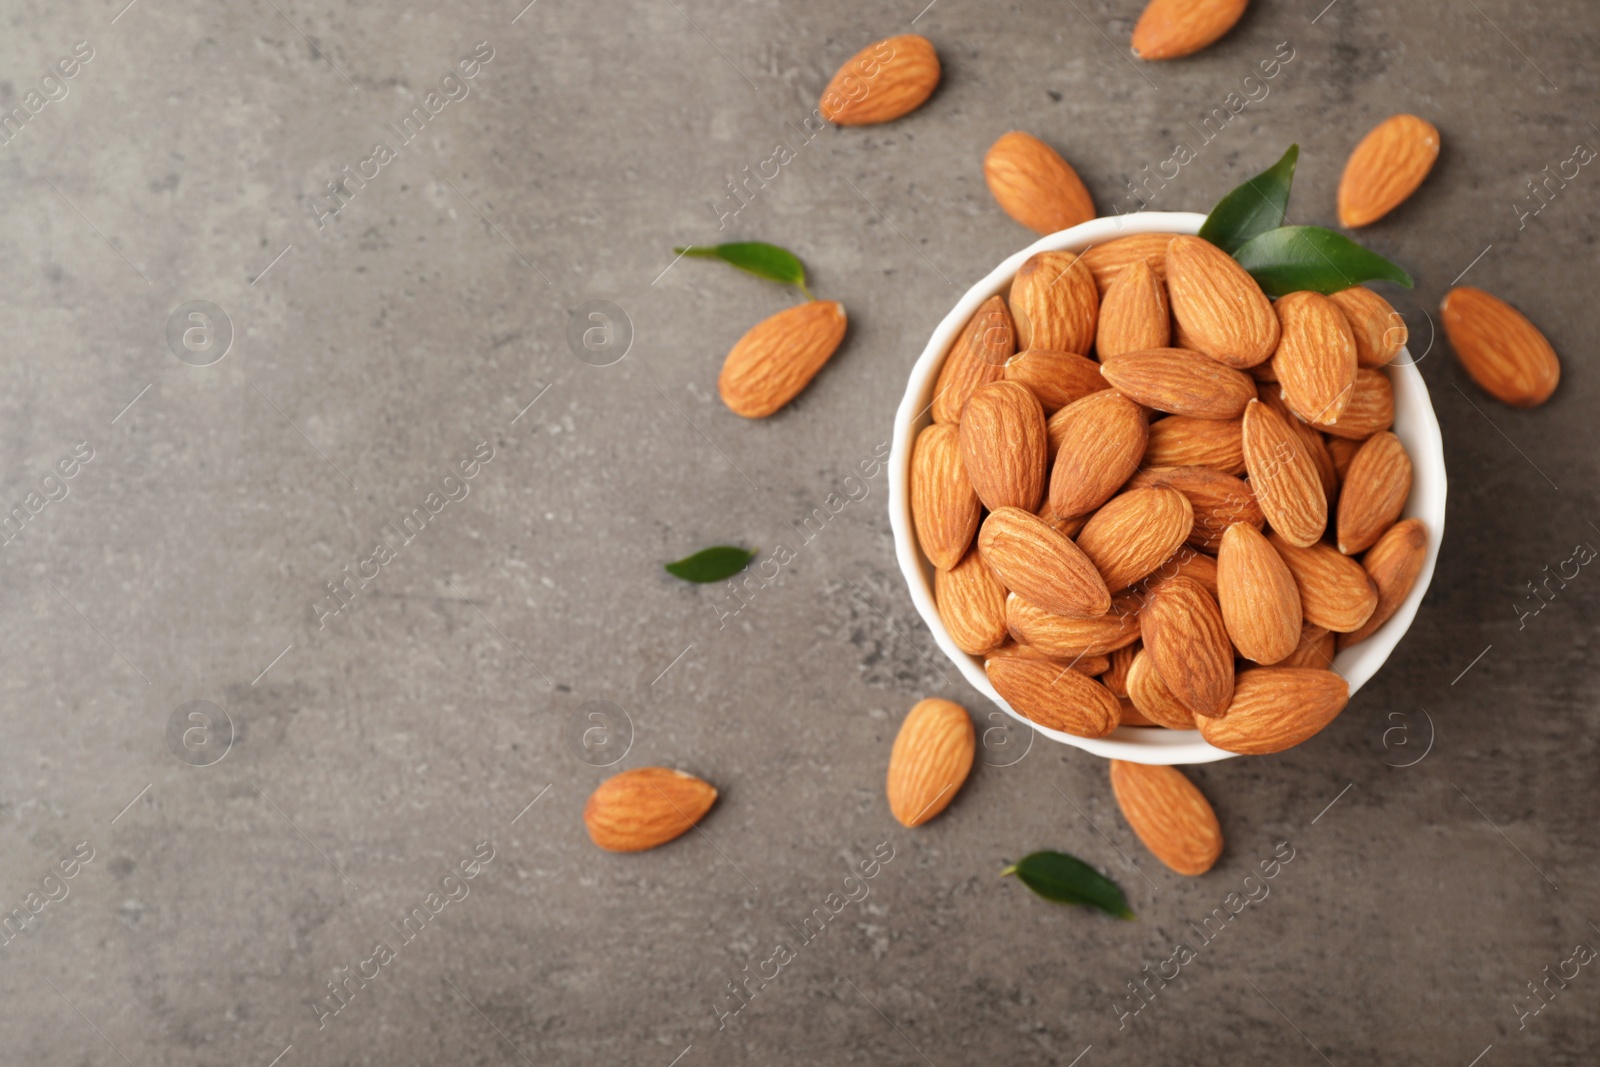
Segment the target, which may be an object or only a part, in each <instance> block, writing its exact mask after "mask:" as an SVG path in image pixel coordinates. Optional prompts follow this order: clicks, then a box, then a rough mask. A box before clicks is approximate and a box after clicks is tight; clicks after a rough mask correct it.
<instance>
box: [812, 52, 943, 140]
mask: <svg viewBox="0 0 1600 1067" xmlns="http://www.w3.org/2000/svg"><path fill="white" fill-rule="evenodd" d="M938 85H939V56H938V53H936V52H934V50H933V43H932V42H931V41H929V40H928V39H927V38H926V37H918V36H917V35H916V34H914V33H907V34H902V35H901V36H899V37H889V38H886V39H884V40H882V41H877V42H875V43H873V44H869V45H867V47H865V48H863V49H862V50H861V51H859V52H857V53H856V54H855V55H854V56H852V57H851V58H850V59H849V61H848V62H846V63H845V65H844V66H842V67H840V68H839V72H838V73H837V74H835V75H834V76H833V80H832V81H830V82H828V87H827V88H826V89H824V90H823V91H822V101H821V106H820V107H819V108H818V110H820V111H821V112H822V117H823V118H825V119H827V120H828V121H829V122H832V123H836V124H838V125H840V126H871V125H873V124H875V123H879V122H889V121H891V120H892V119H897V118H899V117H901V116H902V115H905V114H908V113H910V112H912V111H915V110H916V109H917V108H919V107H921V106H922V104H923V101H925V100H927V99H928V97H930V96H932V95H933V90H934V89H936V88H937V87H938Z"/></svg>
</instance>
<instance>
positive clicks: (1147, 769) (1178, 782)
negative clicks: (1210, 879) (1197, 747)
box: [1111, 759, 1222, 878]
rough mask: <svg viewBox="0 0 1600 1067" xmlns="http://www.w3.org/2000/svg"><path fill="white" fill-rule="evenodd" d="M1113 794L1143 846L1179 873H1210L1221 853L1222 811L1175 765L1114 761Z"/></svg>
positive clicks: (1112, 768)
mask: <svg viewBox="0 0 1600 1067" xmlns="http://www.w3.org/2000/svg"><path fill="white" fill-rule="evenodd" d="M1111 791H1112V793H1114V794H1115V795H1116V798H1117V805H1118V806H1119V807H1120V808H1121V809H1122V817H1123V818H1124V819H1127V820H1128V825H1129V826H1131V827H1132V828H1133V832H1134V833H1136V834H1138V835H1139V840H1140V841H1143V842H1144V847H1145V848H1147V849H1149V850H1150V854H1151V855H1153V856H1155V858H1156V859H1158V860H1160V861H1161V862H1162V863H1164V864H1166V865H1167V866H1168V867H1170V868H1172V870H1174V871H1176V872H1177V873H1178V874H1181V875H1185V876H1188V877H1191V878H1193V877H1197V876H1199V875H1202V874H1205V873H1206V872H1207V871H1209V870H1210V869H1211V868H1212V866H1213V865H1215V864H1216V862H1217V857H1218V856H1221V855H1222V824H1221V823H1219V822H1217V813H1216V812H1215V811H1212V810H1211V804H1210V802H1209V801H1207V800H1206V798H1205V795H1204V794H1202V793H1201V792H1200V790H1199V789H1198V788H1196V787H1195V784H1194V783H1193V782H1191V781H1189V779H1187V778H1185V777H1184V776H1183V772H1182V771H1180V770H1178V769H1177V768H1176V767H1160V766H1148V765H1146V764H1143V763H1129V762H1127V761H1126V760H1119V759H1114V760H1112V761H1111Z"/></svg>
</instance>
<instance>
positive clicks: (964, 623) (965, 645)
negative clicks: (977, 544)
mask: <svg viewBox="0 0 1600 1067" xmlns="http://www.w3.org/2000/svg"><path fill="white" fill-rule="evenodd" d="M933 597H934V602H935V603H936V604H938V606H939V621H941V622H943V623H944V628H945V629H946V630H948V631H949V633H950V639H951V640H952V641H954V642H955V643H956V647H957V648H959V649H961V651H963V652H965V653H967V654H968V655H971V656H981V655H983V654H984V653H985V652H988V651H990V650H991V649H994V648H998V647H999V646H1000V645H1001V644H1002V643H1003V642H1004V641H1005V639H1006V590H1005V586H1003V585H1001V584H1000V579H998V578H996V577H995V576H994V572H993V571H992V570H990V569H989V565H988V564H987V563H985V562H984V561H983V557H982V556H980V555H979V554H978V550H977V549H976V548H974V549H973V550H972V551H970V552H968V553H967V554H966V557H965V558H964V559H962V560H961V562H960V563H957V564H956V565H955V566H954V567H952V568H950V569H949V570H947V571H936V572H935V573H934V576H933Z"/></svg>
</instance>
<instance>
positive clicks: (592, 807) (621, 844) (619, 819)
mask: <svg viewBox="0 0 1600 1067" xmlns="http://www.w3.org/2000/svg"><path fill="white" fill-rule="evenodd" d="M716 799H717V791H716V789H715V788H713V787H712V786H711V785H709V784H708V783H706V782H702V781H701V780H700V779H698V778H696V777H695V776H694V775H692V774H685V773H684V772H682V771H674V770H668V769H667V768H666V767H635V768H634V769H633V770H631V771H623V772H622V773H621V774H617V775H613V776H612V777H610V778H607V779H606V780H605V781H603V782H601V783H600V787H599V788H598V789H596V790H595V791H594V792H593V793H591V794H590V795H589V802H588V803H587V804H585V805H584V806H583V824H584V826H586V827H587V828H588V830H589V837H590V839H591V840H593V841H594V843H595V844H597V845H599V846H600V847H601V848H603V849H606V850H607V851H609V852H641V851H643V850H644V849H647V848H655V847H656V846H657V845H664V844H666V843H667V842H668V841H671V840H672V839H673V838H674V837H677V836H678V835H679V834H683V833H687V832H688V830H689V828H690V827H692V826H694V824H695V823H697V822H699V821H700V818H701V817H702V816H703V815H705V813H706V812H708V811H710V810H711V805H712V803H714V802H715V801H716Z"/></svg>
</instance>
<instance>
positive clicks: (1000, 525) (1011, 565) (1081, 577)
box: [978, 508, 1111, 618]
mask: <svg viewBox="0 0 1600 1067" xmlns="http://www.w3.org/2000/svg"><path fill="white" fill-rule="evenodd" d="M978 551H980V552H982V553H983V560H984V562H985V563H987V564H989V566H990V567H992V568H994V572H995V575H996V576H997V577H998V578H999V579H1000V581H1001V583H1002V584H1003V585H1004V586H1005V587H1006V588H1007V589H1010V590H1011V591H1012V592H1014V593H1017V594H1018V595H1020V596H1023V597H1026V598H1027V599H1028V600H1031V601H1033V603H1035V604H1037V605H1039V606H1040V607H1042V608H1044V609H1045V610H1046V611H1051V612H1054V613H1055V614H1057V615H1073V616H1076V617H1078V618H1091V617H1093V616H1096V615H1104V614H1105V613H1106V612H1107V611H1109V610H1110V608H1111V592H1110V590H1108V589H1107V588H1106V583H1105V580H1104V579H1102V578H1101V577H1100V572H1099V571H1097V570H1095V566H1094V564H1093V563H1090V562H1089V557H1088V556H1085V555H1084V554H1083V551H1082V550H1081V549H1079V548H1078V546H1077V545H1075V544H1073V543H1072V542H1071V541H1070V540H1068V539H1067V538H1065V537H1063V536H1062V535H1061V534H1059V533H1057V532H1056V531H1055V530H1053V529H1051V528H1050V526H1049V525H1048V524H1047V523H1046V522H1045V521H1044V520H1043V519H1041V518H1039V517H1038V516H1037V515H1034V514H1031V513H1029V512H1027V511H1024V510H1023V509H1021V508H998V509H996V510H995V511H992V512H990V513H989V517H988V518H986V519H984V520H983V525H982V526H981V527H980V528H979V530H978Z"/></svg>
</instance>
